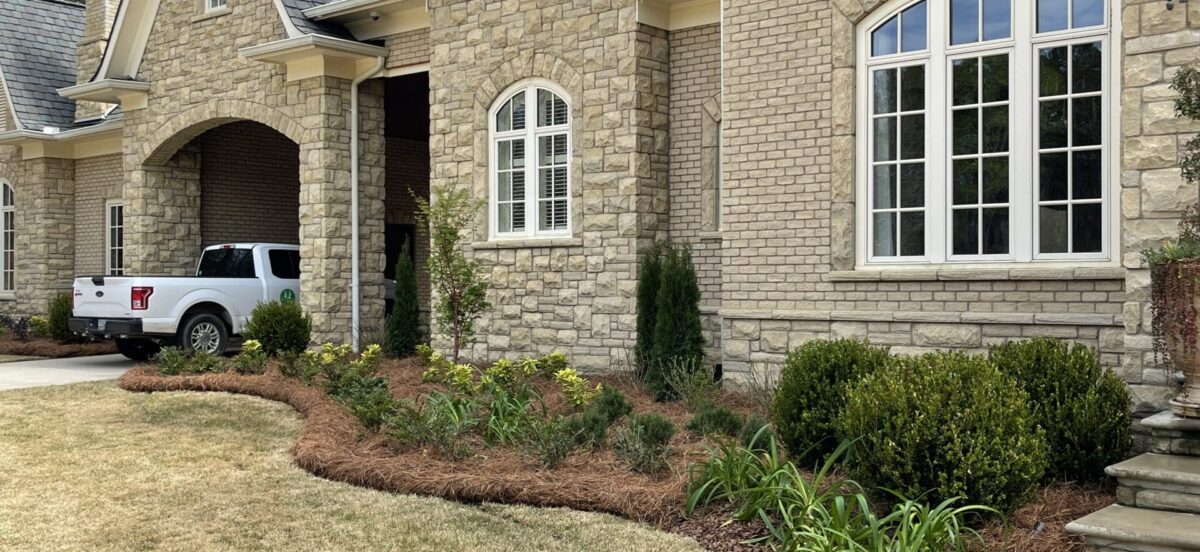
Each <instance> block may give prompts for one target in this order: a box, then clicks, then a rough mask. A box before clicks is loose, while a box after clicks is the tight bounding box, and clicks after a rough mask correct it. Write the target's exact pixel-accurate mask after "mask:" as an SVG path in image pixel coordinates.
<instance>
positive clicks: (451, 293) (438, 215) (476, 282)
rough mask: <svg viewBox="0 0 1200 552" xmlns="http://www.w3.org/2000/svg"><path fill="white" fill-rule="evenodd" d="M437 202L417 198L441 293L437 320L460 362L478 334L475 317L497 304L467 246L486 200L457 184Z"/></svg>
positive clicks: (439, 193)
mask: <svg viewBox="0 0 1200 552" xmlns="http://www.w3.org/2000/svg"><path fill="white" fill-rule="evenodd" d="M433 196H434V197H433V201H432V202H431V201H426V200H425V199H424V198H417V204H418V206H419V207H420V209H421V220H422V222H424V223H425V225H426V226H427V227H428V229H429V236H430V238H431V239H430V243H431V244H432V250H431V251H430V253H429V279H430V281H431V282H432V283H433V289H434V291H435V292H436V300H435V302H434V307H433V310H434V316H433V322H434V324H435V325H436V326H437V328H438V330H439V331H441V332H443V333H445V334H448V335H449V336H450V340H451V344H452V351H453V355H452V358H453V360H454V362H458V358H459V354H460V353H461V352H462V347H463V345H465V344H467V343H468V342H470V341H471V338H472V337H473V336H474V334H475V321H476V320H478V319H479V316H480V315H481V314H483V311H485V310H487V309H488V308H490V307H491V305H490V304H488V301H487V290H488V282H487V279H486V277H485V276H484V274H483V272H482V270H481V269H480V268H479V263H478V262H476V261H474V260H472V259H468V258H467V255H466V253H464V252H463V245H464V244H465V242H466V241H467V240H469V239H470V235H471V231H472V229H473V228H474V227H475V218H476V216H477V215H478V214H479V210H480V208H481V207H482V202H480V201H478V200H475V199H473V198H472V197H471V192H470V190H468V189H465V188H459V187H456V186H439V187H437V188H436V190H435V191H434V193H433Z"/></svg>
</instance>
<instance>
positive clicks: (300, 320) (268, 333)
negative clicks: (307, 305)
mask: <svg viewBox="0 0 1200 552" xmlns="http://www.w3.org/2000/svg"><path fill="white" fill-rule="evenodd" d="M246 339H253V340H256V341H258V342H259V343H261V344H262V348H263V351H265V352H266V353H267V355H269V356H279V355H280V354H282V353H300V352H303V351H304V350H305V349H307V348H308V342H309V341H310V340H311V339H312V317H311V316H309V315H307V314H305V313H304V310H303V309H301V308H300V305H298V304H296V302H295V301H286V302H282V303H280V302H277V301H271V302H269V303H259V305H258V306H257V307H254V310H253V311H251V312H250V322H249V323H248V324H247V325H246Z"/></svg>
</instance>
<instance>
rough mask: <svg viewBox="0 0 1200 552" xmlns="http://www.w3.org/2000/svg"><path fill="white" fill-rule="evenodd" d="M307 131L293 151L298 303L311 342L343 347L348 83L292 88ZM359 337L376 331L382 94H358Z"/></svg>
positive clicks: (368, 90) (363, 90) (323, 81)
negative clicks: (308, 320)
mask: <svg viewBox="0 0 1200 552" xmlns="http://www.w3.org/2000/svg"><path fill="white" fill-rule="evenodd" d="M300 89H301V92H302V94H301V95H300V97H301V98H305V99H304V100H302V101H305V111H306V115H305V116H304V117H303V119H302V121H301V124H302V125H303V126H304V127H305V128H307V129H310V130H309V132H308V133H307V134H306V138H305V140H304V141H302V143H301V144H300V258H301V261H300V303H301V305H302V306H303V307H304V309H305V311H307V312H308V313H309V314H311V315H312V317H313V340H314V341H316V342H325V341H332V342H337V343H349V342H350V339H351V329H352V328H351V319H352V316H351V295H350V294H351V290H350V284H351V232H350V192H351V186H350V142H349V140H350V125H349V124H348V123H349V121H348V117H349V108H350V81H348V80H345V79H339V78H333V77H316V78H312V79H308V80H305V81H302V82H301V83H300ZM360 94H361V95H360V101H361V103H360V110H361V112H360V116H361V120H362V121H363V124H362V126H361V128H360V140H361V141H360V165H359V167H360V174H359V176H360V179H359V194H360V195H359V200H360V205H359V208H360V209H359V213H360V217H359V222H360V254H361V265H360V283H361V285H362V292H361V293H362V295H361V297H362V310H361V328H360V329H361V330H362V333H363V335H364V336H365V338H367V339H369V338H370V337H372V336H373V335H376V334H377V333H378V330H379V328H381V327H382V323H383V309H384V307H383V257H384V248H383V245H384V244H383V220H384V219H383V217H384V208H383V194H384V174H383V158H384V152H383V126H382V125H383V123H382V121H383V117H382V114H381V112H382V106H383V103H382V98H381V95H382V86H381V85H380V84H378V83H367V84H364V85H363V86H361V87H360Z"/></svg>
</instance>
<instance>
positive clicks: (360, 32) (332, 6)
mask: <svg viewBox="0 0 1200 552" xmlns="http://www.w3.org/2000/svg"><path fill="white" fill-rule="evenodd" d="M304 16H305V17H307V18H309V19H311V20H313V21H331V22H334V23H338V24H339V25H342V26H343V27H345V28H346V29H347V30H349V31H350V32H351V33H353V34H354V37H355V38H357V39H359V40H371V39H375V38H380V37H384V36H388V35H393V34H399V33H404V32H408V31H414V30H417V29H425V28H428V27H429V6H428V4H427V3H426V2H425V0H338V1H336V2H330V3H328V4H322V5H320V6H316V7H313V8H309V9H307V10H304Z"/></svg>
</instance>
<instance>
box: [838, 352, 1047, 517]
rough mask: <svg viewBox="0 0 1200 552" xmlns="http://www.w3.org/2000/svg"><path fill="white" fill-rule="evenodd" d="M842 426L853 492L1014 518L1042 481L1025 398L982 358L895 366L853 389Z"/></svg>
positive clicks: (937, 358) (1041, 446) (1041, 453)
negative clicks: (983, 509)
mask: <svg viewBox="0 0 1200 552" xmlns="http://www.w3.org/2000/svg"><path fill="white" fill-rule="evenodd" d="M842 424H843V435H844V436H845V437H846V438H848V439H850V440H852V441H854V442H855V443H856V448H855V457H854V460H853V461H852V466H851V467H852V471H853V472H854V475H855V477H856V478H857V480H858V481H859V482H861V483H865V484H868V485H871V486H875V487H879V488H883V489H888V490H891V491H895V492H898V493H901V494H902V495H904V496H908V497H918V496H921V497H924V498H923V500H924V501H925V502H926V503H931V504H937V503H939V502H941V501H943V500H946V499H949V498H954V497H962V498H963V501H964V503H966V504H979V505H983V506H989V507H992V508H995V509H996V510H998V511H1000V512H1004V513H1007V512H1011V511H1012V510H1013V509H1015V508H1016V507H1017V506H1020V505H1021V504H1023V503H1024V502H1025V501H1026V500H1027V499H1028V498H1029V496H1030V494H1031V492H1032V491H1033V490H1034V489H1035V486H1036V485H1037V483H1038V482H1039V481H1041V479H1042V474H1044V473H1045V471H1046V454H1047V451H1046V439H1045V437H1044V433H1043V431H1042V430H1041V428H1039V427H1037V425H1036V424H1035V423H1034V420H1033V414H1032V413H1031V412H1030V409H1029V399H1028V395H1027V394H1026V393H1025V391H1024V390H1023V389H1021V386H1020V384H1018V383H1017V382H1016V381H1014V380H1013V379H1012V378H1011V377H1009V376H1007V375H1005V374H1004V373H1002V372H1000V370H999V369H998V368H996V367H995V366H994V365H993V364H992V363H990V362H989V361H988V360H987V359H986V358H984V357H981V356H976V357H972V356H967V355H964V354H961V353H934V354H929V355H926V356H923V357H915V358H903V359H894V360H893V361H892V362H890V363H888V365H887V366H886V367H885V368H883V369H881V370H879V371H877V372H875V373H874V374H871V375H868V376H866V377H865V378H864V379H863V380H862V382H860V383H859V384H858V385H856V386H854V387H852V388H851V389H850V391H849V392H848V393H847V395H846V405H845V408H844V411H843V416H842ZM927 492H928V493H929V494H925V493H927Z"/></svg>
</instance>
